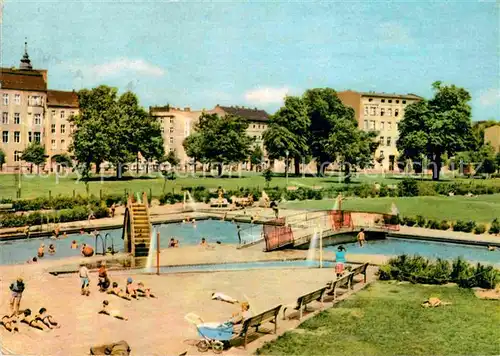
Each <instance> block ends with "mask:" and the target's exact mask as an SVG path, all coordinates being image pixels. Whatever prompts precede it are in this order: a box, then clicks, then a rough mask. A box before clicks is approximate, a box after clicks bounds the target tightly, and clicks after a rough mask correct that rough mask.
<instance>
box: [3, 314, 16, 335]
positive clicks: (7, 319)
mask: <svg viewBox="0 0 500 356" xmlns="http://www.w3.org/2000/svg"><path fill="white" fill-rule="evenodd" d="M0 324H1V325H3V326H4V328H5V329H7V331H10V332H13V331H14V332H16V331H19V328H18V327H17V316H16V315H15V314H12V315H4V316H3V317H2V319H1V320H0Z"/></svg>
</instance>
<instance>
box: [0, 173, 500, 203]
mask: <svg viewBox="0 0 500 356" xmlns="http://www.w3.org/2000/svg"><path fill="white" fill-rule="evenodd" d="M127 178H128V179H127V180H122V181H116V180H109V179H107V180H104V181H103V182H101V181H100V180H99V179H98V178H95V180H93V181H91V182H90V183H89V186H90V193H91V194H95V195H99V193H100V191H102V193H103V194H123V193H124V191H125V189H127V190H128V191H134V192H139V191H149V189H151V190H152V193H153V196H155V197H158V196H160V195H161V194H162V192H163V186H164V180H163V178H149V179H148V178H134V179H132V178H131V177H127ZM400 179H401V177H400V176H398V175H395V176H392V175H385V176H384V175H360V176H359V177H357V178H354V179H353V183H352V184H353V185H354V184H359V183H385V184H388V185H395V184H397V183H398V182H399V181H400ZM425 179H426V180H429V178H428V177H427V178H425ZM341 181H342V178H341V177H338V176H333V175H332V176H329V177H328V176H327V177H302V176H299V177H294V176H290V177H289V178H288V185H289V186H298V187H300V186H303V187H313V186H322V187H330V186H332V185H333V186H341V185H343V183H341ZM475 183H476V181H475ZM477 183H478V184H488V185H500V179H494V180H488V181H477ZM201 185H202V186H205V187H207V188H217V187H218V186H222V187H224V188H225V189H236V188H238V187H260V188H263V187H264V186H265V185H266V183H265V180H264V178H263V177H262V175H261V174H256V173H253V174H252V173H245V174H244V175H242V176H241V177H238V175H237V173H234V175H233V177H232V178H228V177H226V178H212V176H211V175H210V174H209V173H206V176H205V177H202V176H198V177H192V176H188V177H179V178H177V179H176V180H175V181H168V182H167V184H166V186H165V191H166V192H170V191H172V189H175V190H176V191H179V190H180V189H181V187H183V186H184V187H186V186H201ZM286 185H287V179H286V178H285V177H284V176H283V175H281V176H276V177H274V178H273V179H272V182H271V186H273V187H274V186H280V187H285V186H286ZM16 189H17V183H16V179H15V176H14V175H13V174H0V199H1V198H15V196H16ZM73 190H74V191H75V193H76V194H78V193H80V194H84V193H85V185H84V184H83V182H81V181H79V180H78V179H77V177H76V175H71V176H70V177H65V178H58V177H56V176H55V175H50V176H44V177H40V176H32V177H30V176H23V177H22V179H21V196H22V198H35V197H38V196H48V194H49V191H50V192H51V193H52V195H58V194H62V195H70V194H72V193H73Z"/></svg>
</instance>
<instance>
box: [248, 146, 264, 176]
mask: <svg viewBox="0 0 500 356" xmlns="http://www.w3.org/2000/svg"><path fill="white" fill-rule="evenodd" d="M263 159H264V152H263V151H262V148H260V145H255V146H254V148H253V150H252V151H251V152H250V165H251V166H250V170H252V166H258V165H260V164H262V161H263Z"/></svg>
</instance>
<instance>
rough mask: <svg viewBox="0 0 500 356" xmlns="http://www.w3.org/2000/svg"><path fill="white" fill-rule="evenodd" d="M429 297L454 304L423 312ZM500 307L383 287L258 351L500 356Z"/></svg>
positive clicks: (444, 289) (457, 294)
mask: <svg viewBox="0 0 500 356" xmlns="http://www.w3.org/2000/svg"><path fill="white" fill-rule="evenodd" d="M429 297H438V298H440V299H441V300H443V301H448V302H451V303H452V305H450V306H445V307H439V308H431V309H427V308H422V307H421V306H420V304H421V303H422V302H423V301H424V300H426V299H428V298H429ZM498 325H500V303H498V301H486V300H480V299H477V298H476V297H475V296H474V294H473V292H472V291H471V290H468V289H459V288H458V287H455V286H423V285H410V284H393V283H388V282H384V283H382V282H377V283H374V284H372V285H370V286H369V287H368V288H367V289H365V290H362V291H360V292H359V293H357V294H356V295H354V296H352V297H351V298H349V299H348V300H345V301H343V302H341V303H340V304H338V305H337V306H336V307H334V308H331V309H328V310H326V311H324V312H322V313H320V314H319V315H318V316H316V317H314V318H312V319H309V320H307V321H306V322H304V323H303V324H302V325H301V326H300V327H299V328H298V329H297V330H294V331H289V332H287V333H285V334H284V335H282V336H281V337H279V338H278V339H277V340H276V341H274V342H272V343H269V344H266V345H264V347H262V348H261V349H259V350H258V351H257V354H262V355H332V356H335V355H339V356H340V355H342V356H345V355H381V356H387V355H498V353H499V350H500V328H499V327H498Z"/></svg>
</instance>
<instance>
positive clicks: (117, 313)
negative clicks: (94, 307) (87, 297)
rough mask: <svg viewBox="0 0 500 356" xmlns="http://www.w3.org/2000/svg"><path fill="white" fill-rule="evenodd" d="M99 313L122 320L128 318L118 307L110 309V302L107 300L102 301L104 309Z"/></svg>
mask: <svg viewBox="0 0 500 356" xmlns="http://www.w3.org/2000/svg"><path fill="white" fill-rule="evenodd" d="M99 314H104V315H109V316H112V317H113V318H116V319H120V320H128V318H127V317H125V316H123V315H121V313H120V311H118V310H116V309H114V310H109V302H108V301H107V300H103V301H102V309H101V310H100V311H99Z"/></svg>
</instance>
